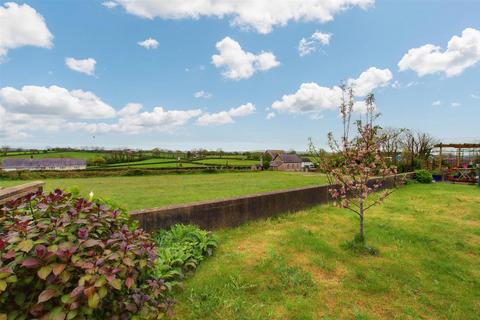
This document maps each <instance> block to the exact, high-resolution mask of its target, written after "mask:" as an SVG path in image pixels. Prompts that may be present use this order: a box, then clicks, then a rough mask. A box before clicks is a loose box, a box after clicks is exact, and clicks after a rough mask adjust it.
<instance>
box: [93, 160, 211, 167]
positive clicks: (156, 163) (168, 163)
mask: <svg viewBox="0 0 480 320" xmlns="http://www.w3.org/2000/svg"><path fill="white" fill-rule="evenodd" d="M202 167H204V166H203V165H201V164H196V163H189V162H181V163H177V161H176V160H175V159H172V158H170V159H165V158H154V159H147V160H142V161H132V162H122V163H113V164H108V165H105V166H101V167H91V168H145V169H148V168H202Z"/></svg>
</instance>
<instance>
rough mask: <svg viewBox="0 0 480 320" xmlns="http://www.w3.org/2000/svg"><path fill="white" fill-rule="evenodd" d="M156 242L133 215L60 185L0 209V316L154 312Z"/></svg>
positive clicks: (163, 306)
mask: <svg viewBox="0 0 480 320" xmlns="http://www.w3.org/2000/svg"><path fill="white" fill-rule="evenodd" d="M155 259H156V248H155V243H154V242H153V241H152V240H151V237H150V236H149V234H147V233H145V232H143V231H142V230H138V229H136V230H131V229H129V227H128V217H126V216H125V215H124V214H121V212H120V211H118V210H114V209H111V208H110V207H108V206H106V205H104V204H101V203H99V202H90V201H88V200H86V199H83V198H77V197H73V196H72V194H70V193H66V192H63V191H61V190H55V191H54V192H52V193H50V194H44V193H41V192H38V193H36V194H31V195H28V196H27V197H24V198H22V199H18V200H16V201H13V202H10V203H9V204H7V205H6V206H4V207H2V208H1V209H0V318H2V316H3V317H4V318H5V317H6V316H7V317H8V319H31V318H39V319H40V318H41V319H156V318H159V317H161V316H162V315H163V313H162V311H166V310H167V309H168V306H169V304H170V302H169V301H168V300H166V298H165V291H166V289H167V288H166V286H165V284H164V282H163V281H162V280H157V278H154V277H153V265H154V261H155Z"/></svg>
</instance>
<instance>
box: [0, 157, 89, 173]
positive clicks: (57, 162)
mask: <svg viewBox="0 0 480 320" xmlns="http://www.w3.org/2000/svg"><path fill="white" fill-rule="evenodd" d="M86 168H87V162H86V161H85V160H83V159H76V158H44V159H24V158H11V159H4V160H3V161H2V170H3V171H22V170H26V171H40V170H60V171H65V170H85V169H86Z"/></svg>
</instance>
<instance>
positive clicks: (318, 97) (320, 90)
mask: <svg viewBox="0 0 480 320" xmlns="http://www.w3.org/2000/svg"><path fill="white" fill-rule="evenodd" d="M341 95H342V90H341V89H340V87H338V86H334V87H333V88H326V87H321V86H319V85H318V84H316V83H315V82H307V83H302V84H301V85H300V89H298V91H297V92H295V93H294V94H289V95H284V96H283V97H282V99H281V100H280V101H275V102H274V103H273V104H272V109H274V110H277V111H288V112H291V113H309V112H317V111H321V110H324V109H335V108H337V107H338V105H339V104H340V98H341Z"/></svg>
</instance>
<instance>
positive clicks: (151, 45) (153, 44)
mask: <svg viewBox="0 0 480 320" xmlns="http://www.w3.org/2000/svg"><path fill="white" fill-rule="evenodd" d="M137 43H138V45H139V46H141V47H144V48H145V49H157V48H158V45H159V44H160V43H159V42H158V41H157V40H155V39H153V38H148V39H145V40H143V41H140V42H137Z"/></svg>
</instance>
